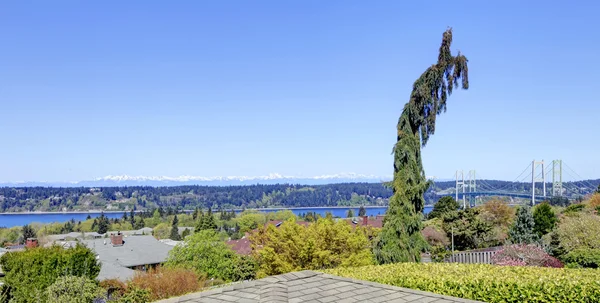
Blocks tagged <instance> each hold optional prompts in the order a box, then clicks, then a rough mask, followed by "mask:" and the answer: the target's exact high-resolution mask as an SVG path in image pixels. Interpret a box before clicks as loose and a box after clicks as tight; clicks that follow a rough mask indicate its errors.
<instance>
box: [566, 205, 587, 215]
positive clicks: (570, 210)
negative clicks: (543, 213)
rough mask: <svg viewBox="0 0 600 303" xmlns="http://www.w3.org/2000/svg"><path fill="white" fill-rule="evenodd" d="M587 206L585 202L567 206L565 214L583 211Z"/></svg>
mask: <svg viewBox="0 0 600 303" xmlns="http://www.w3.org/2000/svg"><path fill="white" fill-rule="evenodd" d="M584 208H585V205H584V204H571V205H569V206H567V208H565V210H564V211H563V214H566V215H573V214H575V213H578V212H581V211H582V210H583V209H584Z"/></svg>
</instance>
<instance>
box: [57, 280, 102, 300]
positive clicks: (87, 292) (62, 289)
mask: <svg viewBox="0 0 600 303" xmlns="http://www.w3.org/2000/svg"><path fill="white" fill-rule="evenodd" d="M103 295H104V290H103V289H102V288H100V287H98V285H97V284H96V282H95V281H93V280H90V279H89V278H87V277H77V276H64V277H59V278H58V279H56V281H55V282H54V283H53V284H52V285H50V286H49V287H48V288H47V289H46V296H47V298H48V299H47V300H48V301H47V302H48V303H92V302H94V300H95V299H98V298H101V297H102V296H103Z"/></svg>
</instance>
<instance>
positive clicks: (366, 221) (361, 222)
mask: <svg viewBox="0 0 600 303" xmlns="http://www.w3.org/2000/svg"><path fill="white" fill-rule="evenodd" d="M383 218H384V216H376V217H368V216H363V217H356V218H350V219H345V220H346V221H347V222H348V223H350V224H352V225H353V226H363V227H366V226H369V227H375V228H382V227H383Z"/></svg>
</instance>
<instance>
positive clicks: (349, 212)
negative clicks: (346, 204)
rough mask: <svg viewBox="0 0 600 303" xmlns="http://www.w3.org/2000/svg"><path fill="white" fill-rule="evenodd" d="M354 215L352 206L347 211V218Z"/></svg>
mask: <svg viewBox="0 0 600 303" xmlns="http://www.w3.org/2000/svg"><path fill="white" fill-rule="evenodd" d="M352 217H354V211H353V210H352V208H350V209H348V211H347V212H346V218H352Z"/></svg>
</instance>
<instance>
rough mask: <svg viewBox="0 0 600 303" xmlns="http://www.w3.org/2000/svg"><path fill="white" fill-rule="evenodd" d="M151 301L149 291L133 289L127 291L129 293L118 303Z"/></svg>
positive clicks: (117, 302) (145, 302) (144, 302)
mask: <svg viewBox="0 0 600 303" xmlns="http://www.w3.org/2000/svg"><path fill="white" fill-rule="evenodd" d="M150 301H151V300H150V291H149V290H147V289H141V288H137V287H133V288H129V289H127V292H125V294H123V296H122V297H120V298H119V299H118V300H117V301H116V303H147V302H150Z"/></svg>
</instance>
